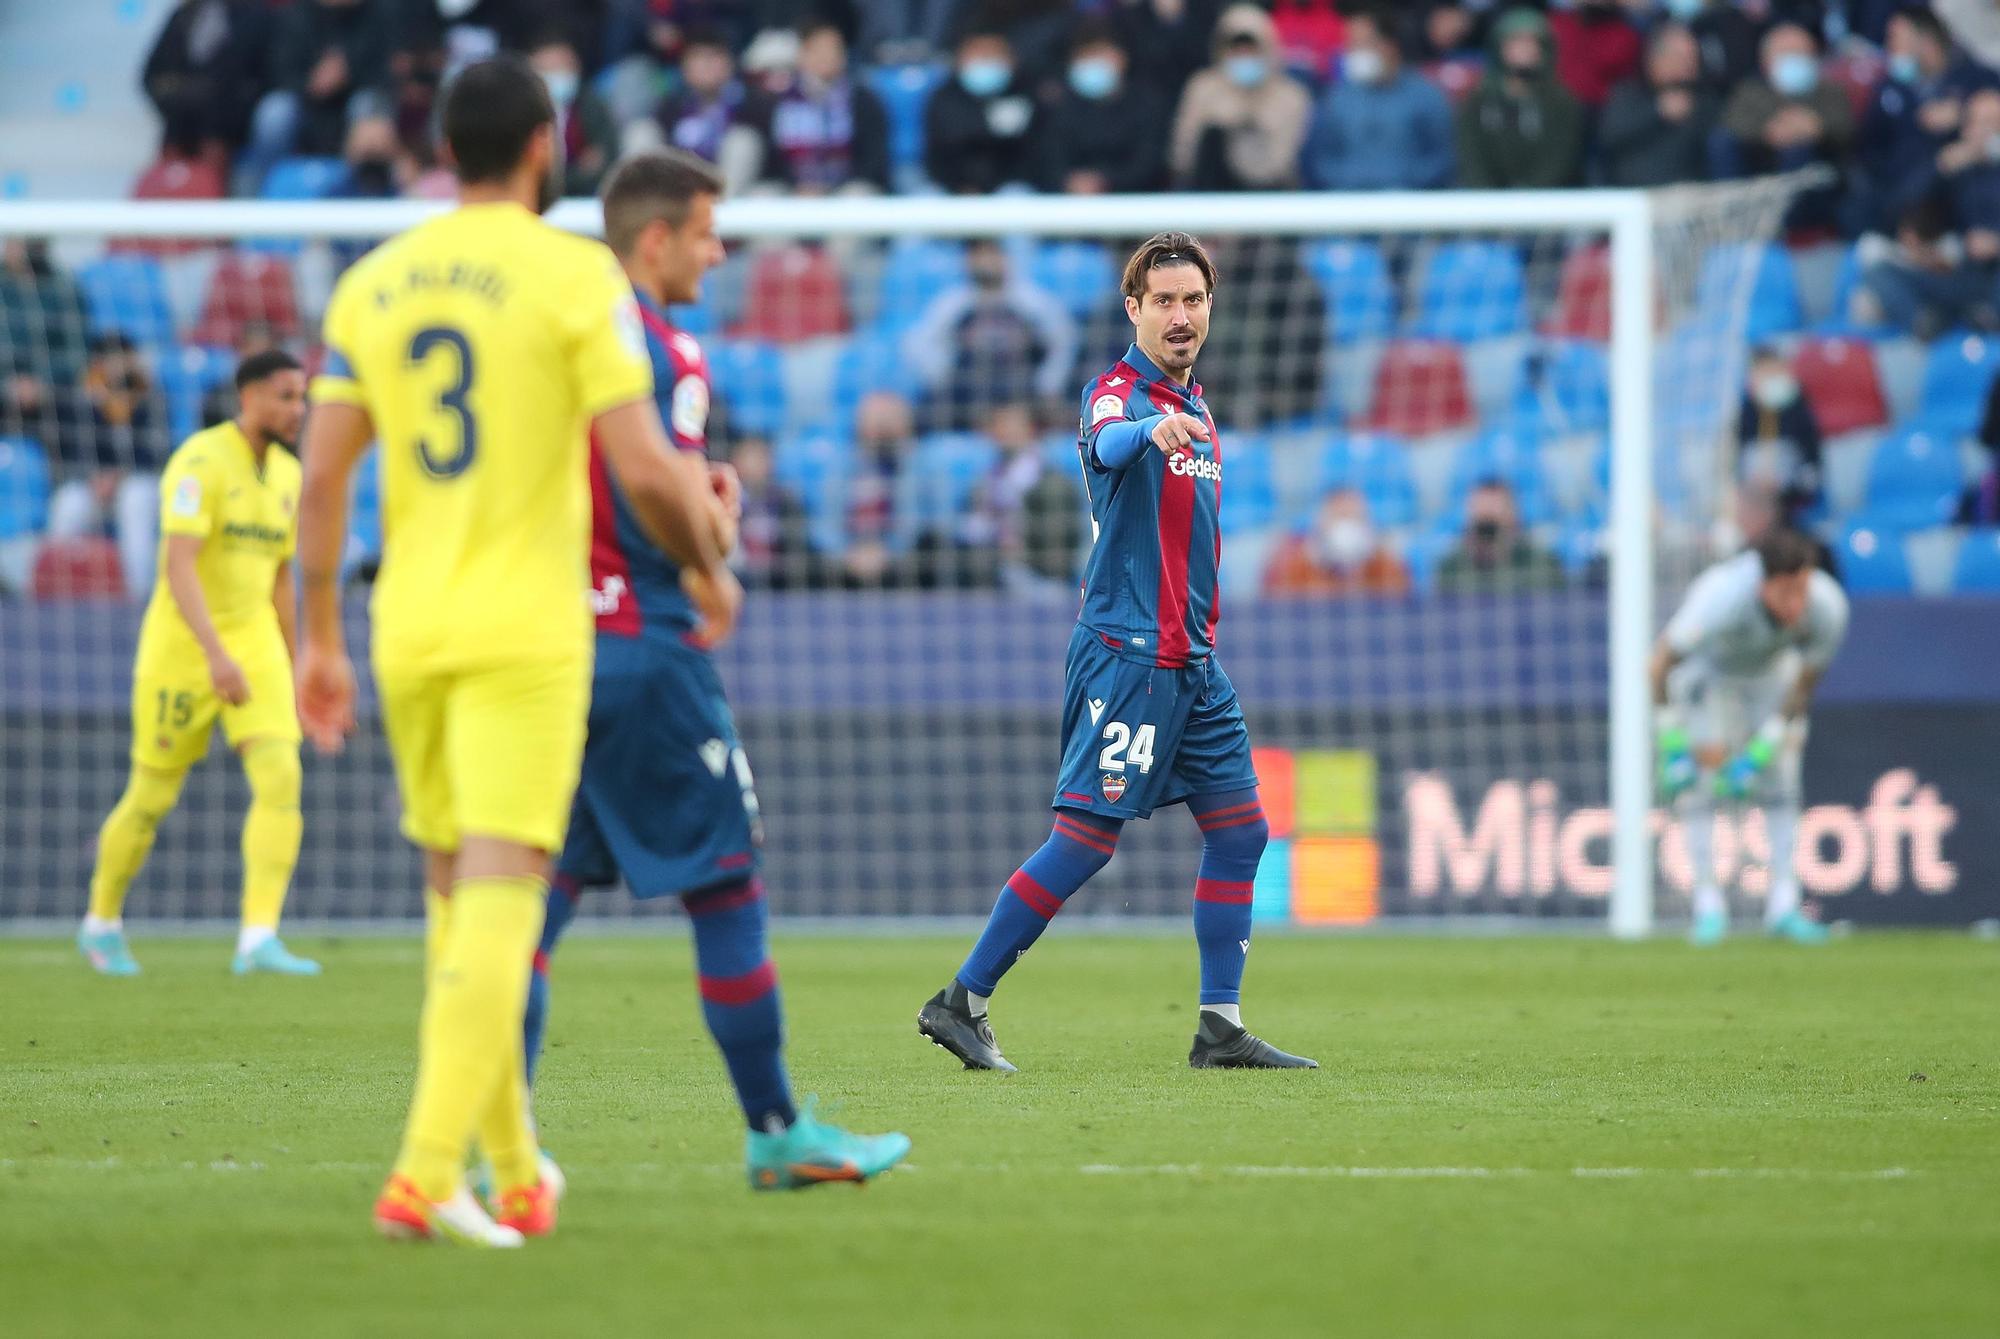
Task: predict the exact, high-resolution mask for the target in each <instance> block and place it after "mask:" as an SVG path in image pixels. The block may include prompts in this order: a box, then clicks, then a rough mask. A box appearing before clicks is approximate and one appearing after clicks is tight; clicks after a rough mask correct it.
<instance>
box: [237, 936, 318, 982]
mask: <svg viewBox="0 0 2000 1339" xmlns="http://www.w3.org/2000/svg"><path fill="white" fill-rule="evenodd" d="M229 970H230V971H232V972H235V973H236V974H237V975H238V976H248V975H250V973H252V972H276V973H277V974H278V975H279V976H318V975H319V964H318V963H316V962H314V961H313V960H312V959H311V958H301V957H300V956H298V954H296V953H294V952H292V951H291V950H290V949H288V948H286V947H285V944H284V941H283V940H281V939H279V938H278V937H277V936H276V935H273V936H271V937H270V938H269V939H266V940H265V941H264V942H263V943H261V944H259V945H257V947H255V948H253V949H251V950H250V951H249V952H248V953H239V954H237V955H236V961H235V962H234V963H232V964H230V968H229Z"/></svg>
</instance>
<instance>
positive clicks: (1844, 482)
mask: <svg viewBox="0 0 2000 1339" xmlns="http://www.w3.org/2000/svg"><path fill="white" fill-rule="evenodd" d="M1883 435H1884V434H1882V433H1880V432H1873V431H1865V430H1864V431H1861V432H1850V433H1843V434H1842V435H1841V436H1839V437H1829V438H1827V439H1826V440H1825V441H1824V442H1823V443H1821V445H1820V453H1819V459H1820V486H1821V488H1822V490H1823V491H1824V492H1825V495H1826V504H1827V506H1828V507H1829V508H1831V509H1832V511H1833V513H1834V514H1835V515H1836V516H1840V515H1845V514H1847V513H1848V512H1855V511H1860V510H1861V509H1862V508H1863V507H1864V506H1866V505H1867V503H1868V472H1869V469H1870V467H1871V466H1872V465H1873V464H1874V461H1875V450H1876V448H1877V447H1879V446H1881V444H1882V438H1883Z"/></svg>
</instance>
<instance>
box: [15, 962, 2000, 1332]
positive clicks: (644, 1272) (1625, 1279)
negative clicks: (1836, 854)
mask: <svg viewBox="0 0 2000 1339" xmlns="http://www.w3.org/2000/svg"><path fill="white" fill-rule="evenodd" d="M297 946H298V947H300V948H303V949H306V950H308V951H313V952H317V953H319V954H320V955H321V956H323V958H324V959H325V961H326V964H327V968H328V973H327V975H326V976H325V977H324V978H322V979H320V980H318V981H291V980H275V979H268V978H258V979H250V980H236V979H233V978H231V977H230V976H229V975H228V974H227V963H228V951H227V948H226V946H225V945H223V944H222V943H220V942H219V941H218V942H202V941H166V942H159V941H155V942H147V941H146V939H145V937H144V933H143V927H140V934H139V936H138V941H137V945H136V947H137V949H138V951H139V954H140V957H141V960H142V961H143V962H144V963H145V966H146V969H147V974H146V975H145V976H144V977H143V978H141V979H139V980H136V981H109V980H101V979H98V978H96V977H93V976H91V975H90V974H89V973H88V972H87V971H86V970H85V969H84V968H83V966H82V965H81V963H80V962H79V961H77V960H76V959H75V957H74V954H73V952H72V950H71V949H70V948H69V947H68V946H67V945H66V944H62V943H57V942H28V943H19V942H17V943H9V944H0V1333H4V1334H7V1335H10V1336H35V1337H37V1339H39V1337H40V1336H57V1335H93V1336H96V1335H109V1334H127V1333H145V1334H152V1335H182V1334H185V1335H202V1336H223V1335H262V1334H287V1335H342V1336H346V1335H366V1334H371V1333H372V1334H381V1335H402V1334H416V1333H422V1334H426V1335H445V1334H479V1335H486V1336H491V1335H503V1334H516V1333H526V1334H545V1335H571V1334H592V1335H616V1334H642V1333H645V1334H675V1335H695V1336H703V1335H883V1334H924V1335H930V1336H936V1335H948V1336H952V1339H963V1337H964V1336H982V1335H1031V1334H1032V1335H1050V1334H1118V1335H1125V1334H1131V1335H1143V1336H1151V1335H1180V1334H1202V1335H1251V1336H1255V1335H1273V1334H1342V1335H1357V1336H1373V1335H1404V1334H1407V1335H1480V1336H1496V1335H1533V1336H1538V1337H1543V1336H1564V1335H1575V1336H1653V1335H1661V1336H1665V1335H1689V1334H1697V1333H1699V1334H1701V1335H1703V1336H1708V1337H1713V1336H1723V1335H1757V1336H1760V1337H1768V1336H1787V1335H1812V1336H1816V1337H1817V1336H1831V1335H1857V1336H1859V1335H1867V1336H1878V1335H1895V1336H1912V1335H1965V1336H1990V1335H1993V1334H1996V1333H2000V1263H1996V1262H2000V1145H1996V1138H1995V1136H1996V1132H1997V1128H2000V1127H1996V1109H2000V1030H1996V1027H1995V1019H1996V1018H2000V974H1996V970H1995V969H1996V955H2000V945H1995V944H1991V943H1981V942H1976V941H1974V940H1971V939H1968V938H1963V937H1951V938H1946V937H1901V936H1865V937H1859V938H1856V939H1853V940H1850V941H1846V942H1841V943H1836V944H1834V945H1832V946H1830V947H1828V948H1827V949H1825V950H1823V951H1819V952H1807V951H1798V950H1788V949H1785V948H1781V947H1779V946H1776V945H1768V944H1763V943H1757V942H1747V941H1746V942H1742V943H1732V944H1729V945H1727V946H1725V947H1724V948H1722V949H1721V950H1719V951H1716V952H1713V953H1708V954H1696V953H1694V952H1692V951H1691V950H1688V949H1686V948H1685V947H1684V946H1682V945H1680V944H1677V943H1669V942H1661V943H1653V944H1646V945H1637V946H1633V945H1621V944H1612V943H1605V942H1597V941H1585V940H1529V939H1512V940H1500V941H1470V940H1430V939H1310V938H1279V937H1275V936H1273V937H1268V938H1267V939H1266V940H1265V941H1264V942H1261V943H1260V944H1259V945H1258V947H1257V950H1256V953H1255V954H1254V955H1253V957H1252V960H1251V971H1250V978H1249V983H1248V984H1249V987H1250V990H1251V1004H1250V1005H1249V1006H1248V1012H1247V1015H1246V1018H1247V1021H1249V1022H1250V1023H1251V1024H1252V1025H1253V1026H1254V1027H1256V1028H1257V1029H1258V1030H1260V1031H1262V1032H1264V1033H1265V1034H1266V1035H1268V1036H1270V1037H1271V1038H1272V1039H1274V1040H1276V1041H1277V1042H1279V1043H1280V1044H1282V1045H1285V1046H1288V1047H1291V1048H1294V1049H1298V1050H1302V1051H1305V1052H1307V1053H1309V1054H1313V1055H1316V1056H1318V1057H1319V1058H1320V1060H1321V1061H1322V1063H1323V1064H1324V1065H1325V1068H1324V1069H1322V1070H1320V1071H1319V1072H1317V1073H1307V1074H1296V1073H1289V1074H1288V1073H1276V1074H1270V1073H1254V1074H1250V1073H1215V1072H1207V1073H1194V1072H1191V1071H1189V1070H1188V1069H1187V1068H1186V1064H1185V1055H1186V1049H1187V1041H1188V1034H1189V1033H1190V1031H1191V1028H1192V1022H1191V1010H1190V1004H1189V1001H1190V1000H1191V998H1192V994H1193V990H1192V983H1193V972H1194V966H1193V947H1192V945H1191V944H1188V943H1184V942H1181V941H1179V940H1174V939H1103V938H1093V937H1088V936H1080V935H1079V936H1062V935H1058V936H1055V937H1053V938H1052V939H1050V940H1049V941H1045V943H1044V945H1043V946H1042V947H1041V948H1040V949H1038V950H1037V951H1036V953H1035V954H1034V955H1033V956H1032V957H1031V958H1030V959H1029V960H1027V961H1026V962H1024V963H1023V964H1022V965H1021V967H1020V969H1019V970H1018V971H1016V972H1015V973H1014V975H1013V976H1011V977H1010V978H1009V980H1008V982H1007V987H1006V990H1005V991H1004V992H1003V994H1002V995H1001V996H1000V997H999V998H998V999H997V1000H996V1007H995V1021H996V1025H997V1027H998V1029H999V1032H1000V1037H1001V1040H1002V1042H1003V1043H1004V1044H1005V1045H1006V1047H1007V1050H1008V1053H1009V1055H1010V1056H1011V1057H1012V1058H1013V1059H1015V1060H1016V1061H1017V1062H1018V1063H1020V1064H1021V1065H1022V1066H1023V1068H1024V1072H1023V1073H1021V1074H1019V1075H1015V1076H1007V1077H1002V1076H997V1075H987V1074H966V1073H963V1072H961V1071H960V1070H959V1069H958V1068H957V1066H956V1064H955V1063H954V1062H952V1061H951V1060H950V1059H949V1057H947V1056H946V1055H945V1054H944V1053H943V1052H941V1051H938V1050H935V1049H933V1048H932V1047H930V1046H928V1045H926V1044H925V1043H923V1042H922V1041H921V1040H920V1039H919V1038H918V1037H917V1036H916V1033H915V1029H914V1026H913V1016H914V1014H915V1011H916V1008H917V1005H918V1004H919V1003H921V1002H922V1000H923V998H924V997H925V996H926V995H927V994H929V992H930V991H931V990H933V989H934V988H935V987H936V985H937V983H938V982H939V981H941V980H942V979H943V978H944V977H945V975H946V974H947V973H948V972H949V970H950V968H951V967H952V966H954V965H955V964H956V961H957V958H958V954H959V952H960V951H961V949H962V947H963V945H962V944H960V943H958V942H956V941H951V942H947V941H943V940H934V939H933V940H923V939H916V940H912V939H829V938H818V937H800V938H791V939H786V940H783V941H782V942H781V943H780V946H779V957H780V963H781V967H782V969H783V974H784V982H785V989H786V998H787V1003H788V1005H789V1006H790V1009H791V1013H792V1024H793V1029H792V1030H793V1036H794V1041H793V1046H792V1052H791V1054H792V1058H793V1067H794V1073H795V1076H796V1078H797V1080H798V1084H799V1087H800V1089H801V1091H817V1092H818V1093H819V1094H820V1095H821V1098H822V1101H823V1103H824V1104H826V1105H828V1106H831V1107H833V1108H835V1114H836V1118H837V1119H840V1120H842V1121H844V1122H847V1123H851V1124H853V1125H855V1126H857V1127H861V1128H866V1129H883V1128H900V1129H903V1130H906V1131H907V1132H909V1134H910V1135H911V1136H912V1137H913V1138H914V1139H915V1140H916V1151H915V1153H914V1155H913V1157H912V1166H911V1167H910V1168H909V1169H908V1170H905V1171H899V1172H897V1173H895V1174H893V1175H891V1176H889V1177H888V1178H886V1179H884V1180H883V1181H882V1182H881V1183H879V1184H877V1185H874V1186H871V1187H868V1188H865V1189H861V1190H856V1189H854V1188H852V1187H847V1186H832V1187H826V1188H823V1189H818V1190H814V1191H811V1192H808V1193H803V1194H797V1195H789V1196H766V1195H753V1194H751V1193H750V1192H749V1191H748V1190H747V1189H746V1188H745V1186H744V1184H743V1178H742V1169H741V1163H740V1158H741V1132H740V1130H739V1129H738V1126H737V1119H736V1116H735V1114H734V1109H733V1107H732V1105H731V1102H730V1098H729V1094H728V1089H727V1086H726V1084H725V1081H724V1079H723V1076H722V1070H721V1066H720V1064H719V1063H718V1062H717V1061H716V1059H715V1057H714V1056H713V1055H712V1053H711V1052H710V1050H709V1046H708V1042H707V1039H706V1036H705V1034H704V1033H703V1032H702V1030H701V1025H700V1020H699V1015H698V1012H697V1009H696V1006H695V1000H694V991H693V988H692V982H691V980H690V965H689V960H688V959H689V955H688V952H687V948H686V945H685V944H684V943H682V942H680V941H679V939H678V938H675V937H672V936H669V937H665V938H648V939H588V938H585V939H579V940H577V941H575V942H573V943H571V944H569V945H567V946H566V947H565V949H564V952H563V956H562V959H561V961H560V962H559V963H558V970H557V999H556V1013H555V1017H554V1022H553V1025H552V1028H551V1038H552V1043H553V1044H552V1049H551V1051H550V1053H549V1057H548V1060H547V1062H546V1070H545V1073H544V1077H543V1082H542V1089H541V1093H540V1099H539V1106H540V1115H541V1120H542V1126H543V1134H544V1138H545V1140H546V1142H547V1143H548V1145H549V1146H550V1147H551V1148H552V1149H553V1150H554V1151H555V1152H556V1154H557V1155H558V1157H559V1158H560V1159H561V1160H562V1161H563V1163H564V1165H565V1167H566V1168H567V1170H568V1172H569V1174H570V1181H571V1196H570V1199H569V1201H568V1203H567V1204H566V1206H565V1213H564V1218H563V1223H562V1228H561V1231H560V1233H559V1234H558V1235H557V1236H556V1237H555V1238H553V1239H550V1240H548V1241H545V1242H540V1243H536V1244H534V1245H532V1246H531V1247H530V1248H529V1249H528V1250H526V1251H524V1252H517V1253H507V1254H490V1253H489V1254H475V1253H469V1252H454V1251H451V1250H447V1249H442V1248H428V1247H421V1246H400V1247H398V1246H391V1245H388V1244H385V1243H382V1242H378V1241H377V1240H375V1239H374V1237H373V1236H372V1234H371V1233H370V1231H369V1227H368V1206H369V1203H370V1201H371V1199H372V1197H373V1195H374V1192H375V1190H376V1188H377V1186H378V1184H379V1183H380V1181H381V1179H382V1176H383V1174H384V1172H385V1169H386V1167H387V1163H388V1159H389V1156H390V1154H391V1152H392V1149H393V1147H394V1144H395V1140H396V1135H397V1130H398V1127H399V1125H400V1122H401V1118H402V1115H403V1106H404V1103H405V1101H406V1100H407V1095H408V1087H409V1077H410V1070H411V1064H412V1056H413V1042H414V1020H415V1015H416V1006H417V989H416V980H417V978H416V964H417V956H418V950H417V947H416V945H415V944H414V943H405V942H400V941H393V940H386V941H385V940H366V939H363V940H348V941H341V942H320V943H308V942H306V941H299V943H298V944H297Z"/></svg>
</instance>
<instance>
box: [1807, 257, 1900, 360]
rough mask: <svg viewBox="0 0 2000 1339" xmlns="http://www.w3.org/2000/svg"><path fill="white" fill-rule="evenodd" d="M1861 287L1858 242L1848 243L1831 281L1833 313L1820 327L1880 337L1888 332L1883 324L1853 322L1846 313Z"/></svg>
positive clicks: (1843, 332) (1826, 329)
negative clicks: (1867, 324) (1866, 324)
mask: <svg viewBox="0 0 2000 1339" xmlns="http://www.w3.org/2000/svg"><path fill="white" fill-rule="evenodd" d="M1860 287H1861V251H1860V248H1859V246H1858V244H1850V245H1849V246H1848V247H1847V249H1846V250H1845V251H1844V252H1843V253H1842V255H1841V257H1840V268H1839V270H1838V271H1837V273H1836V274H1835V277H1834V281H1833V315H1832V316H1831V317H1829V318H1828V319H1827V321H1826V324H1825V326H1824V327H1822V328H1823V329H1824V330H1825V331H1826V332H1827V333H1829V334H1856V335H1873V336H1876V337H1878V338H1879V337H1882V336H1885V335H1887V334H1889V333H1890V332H1889V330H1888V329H1887V328H1886V327H1884V326H1864V325H1858V324H1856V323H1855V321H1854V319H1853V318H1852V317H1851V316H1850V315H1849V314H1848V313H1849V312H1850V311H1851V310H1852V307H1853V303H1854V294H1855V291H1856V290H1857V289H1859V288H1860Z"/></svg>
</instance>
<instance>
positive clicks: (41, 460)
mask: <svg viewBox="0 0 2000 1339" xmlns="http://www.w3.org/2000/svg"><path fill="white" fill-rule="evenodd" d="M48 515H49V458H48V455H47V454H46V453H45V452H43V450H42V448H41V447H40V446H39V445H37V444H36V443H34V442H32V441H29V440H28V439H27V438H25V437H0V540H9V539H20V538H22V537H23V536H26V535H39V534H40V533H41V532H42V529H43V527H45V526H46V525H47V524H48Z"/></svg>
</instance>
